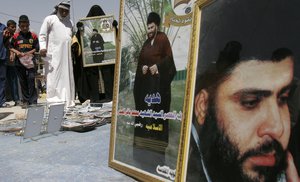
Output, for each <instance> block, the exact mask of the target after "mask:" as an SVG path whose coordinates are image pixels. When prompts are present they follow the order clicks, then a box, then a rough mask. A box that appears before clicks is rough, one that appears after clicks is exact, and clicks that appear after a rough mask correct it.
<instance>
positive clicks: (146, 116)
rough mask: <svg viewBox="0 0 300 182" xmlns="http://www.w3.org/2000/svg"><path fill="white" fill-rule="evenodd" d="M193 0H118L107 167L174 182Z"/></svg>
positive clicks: (140, 178)
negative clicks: (117, 26) (117, 36)
mask: <svg viewBox="0 0 300 182" xmlns="http://www.w3.org/2000/svg"><path fill="white" fill-rule="evenodd" d="M193 5H194V1H193V0H188V1H187V0H182V1H178V0H177V1H176V0H175V1H174V0H158V1H157V0H156V1H153V0H145V1H138V0H133V1H129V0H121V8H120V21H119V22H120V23H119V28H120V32H119V35H120V37H119V38H120V39H119V44H118V45H119V46H118V51H117V52H118V53H117V62H116V75H115V85H114V98H113V102H114V107H113V117H112V126H111V144H110V158H109V166H111V167H113V168H115V169H117V170H120V171H122V172H124V173H126V174H128V175H130V176H133V177H135V178H137V179H139V180H143V181H174V180H175V176H176V173H177V163H178V151H179V148H180V145H179V144H180V135H181V128H182V123H183V117H182V116H183V112H182V111H183V108H184V97H185V85H186V78H187V77H186V75H187V67H188V54H189V45H190V35H191V23H192V10H193Z"/></svg>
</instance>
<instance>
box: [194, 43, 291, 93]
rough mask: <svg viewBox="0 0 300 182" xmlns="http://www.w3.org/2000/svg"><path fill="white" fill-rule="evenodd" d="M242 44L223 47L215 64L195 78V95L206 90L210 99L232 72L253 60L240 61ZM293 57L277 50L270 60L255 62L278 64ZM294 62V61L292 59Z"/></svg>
mask: <svg viewBox="0 0 300 182" xmlns="http://www.w3.org/2000/svg"><path fill="white" fill-rule="evenodd" d="M241 51H242V44H241V43H239V42H237V41H230V42H228V43H227V44H226V45H225V48H224V49H223V50H222V51H221V52H220V53H219V57H218V60H217V62H216V63H211V65H210V66H209V68H208V69H207V70H206V71H205V72H204V73H203V74H201V75H199V76H198V77H197V83H196V90H195V94H196V95H197V94H198V92H199V91H200V90H202V89H206V90H207V91H208V92H209V93H210V95H211V97H214V96H215V92H216V90H217V88H218V86H219V85H220V84H221V83H223V82H224V81H225V80H226V79H227V78H228V77H229V76H230V75H231V73H232V71H233V70H234V69H235V68H236V66H237V65H239V64H240V63H242V62H247V61H250V60H253V59H255V58H253V59H241V58H240V54H241ZM289 56H293V52H292V51H291V50H290V49H287V48H279V49H276V50H275V51H273V53H272V56H271V58H270V59H265V60H260V59H255V60H257V61H262V62H266V61H271V62H280V61H282V60H283V59H284V58H286V57H289ZM293 61H294V59H293Z"/></svg>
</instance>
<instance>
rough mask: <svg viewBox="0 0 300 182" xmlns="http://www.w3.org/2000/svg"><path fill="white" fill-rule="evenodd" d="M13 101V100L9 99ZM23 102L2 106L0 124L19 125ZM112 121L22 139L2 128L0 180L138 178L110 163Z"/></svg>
mask: <svg viewBox="0 0 300 182" xmlns="http://www.w3.org/2000/svg"><path fill="white" fill-rule="evenodd" d="M9 104H11V105H12V104H13V103H9ZM25 112H26V110H25V109H22V108H21V107H20V106H15V107H11V108H0V115H1V114H4V113H7V114H9V115H8V116H7V117H5V118H4V119H0V126H6V127H7V126H13V125H16V126H20V124H22V121H19V122H18V120H16V117H19V116H18V115H22V114H23V115H24V114H25ZM109 137H110V124H106V125H103V126H100V127H97V128H96V129H95V130H92V131H89V132H84V133H79V132H73V131H64V132H57V133H56V134H55V135H53V134H44V135H41V136H39V137H35V139H36V140H31V139H26V140H23V137H22V136H16V135H15V134H14V133H3V132H0V181H1V182H2V181H4V182H25V181H26V182H28V181H32V182H35V181H36V182H43V181H47V182H48V181H50V182H52V181H55V182H60V181H62V182H64V181H78V182H79V181H80V182H82V181H88V182H90V181H91V182H93V181H105V182H107V181H123V182H127V181H128V182H131V181H135V180H134V179H133V178H131V177H128V176H126V175H125V174H123V173H120V172H118V171H116V170H114V169H112V168H110V167H108V155H109Z"/></svg>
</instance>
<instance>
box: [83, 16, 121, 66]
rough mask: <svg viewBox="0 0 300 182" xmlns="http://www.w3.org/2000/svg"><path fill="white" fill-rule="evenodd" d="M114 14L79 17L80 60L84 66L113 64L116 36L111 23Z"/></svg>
mask: <svg viewBox="0 0 300 182" xmlns="http://www.w3.org/2000/svg"><path fill="white" fill-rule="evenodd" d="M113 21H114V16H113V15H111V16H96V17H90V18H83V19H80V22H82V23H83V26H82V27H81V29H80V31H82V33H81V34H80V35H81V36H80V39H81V42H82V44H81V45H82V61H83V66H84V67H90V66H101V65H108V64H115V60H116V37H115V28H114V27H113V25H112V23H113Z"/></svg>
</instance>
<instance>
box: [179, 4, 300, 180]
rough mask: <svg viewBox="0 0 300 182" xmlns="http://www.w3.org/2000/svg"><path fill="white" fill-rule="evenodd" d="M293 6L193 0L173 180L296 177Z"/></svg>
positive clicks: (298, 54) (299, 51) (299, 55)
mask: <svg viewBox="0 0 300 182" xmlns="http://www.w3.org/2000/svg"><path fill="white" fill-rule="evenodd" d="M283 3H284V6H283ZM299 5H300V3H299V1H296V0H291V1H289V2H283V1H281V0H278V1H277V0H276V1H272V2H269V1H259V0H251V1H238V0H237V1H236V0H212V1H201V0H199V1H197V2H196V4H195V8H194V17H193V29H192V32H193V33H192V39H193V41H192V43H191V48H190V50H191V53H190V63H191V64H190V67H189V68H188V70H189V71H188V75H187V76H188V77H189V79H188V80H187V87H186V90H187V92H186V97H185V98H186V99H185V106H184V108H185V110H184V112H183V113H184V114H183V118H184V120H185V121H186V122H185V124H186V125H183V126H182V133H183V134H181V140H180V147H179V148H180V152H179V159H178V162H179V164H178V166H181V169H182V170H180V171H178V170H177V178H176V180H177V181H187V182H190V181H200V182H202V181H203V182H204V181H252V180H253V181H255V180H257V181H277V180H279V179H280V180H283V181H285V180H288V179H293V180H296V181H297V180H298V179H299V175H298V174H300V173H299V171H300V160H299V156H300V153H299V140H297V139H296V138H299V128H300V127H299V126H300V125H299V117H298V116H299V105H300V104H299V103H300V100H299V92H298V93H297V90H298V91H299V88H300V87H299V83H300V82H299V78H300V72H299V70H300V64H299V60H300V48H299V46H298V40H299V39H300V35H299V34H298V33H297V31H296V29H298V28H300V23H299V22H298V19H299V18H300V16H299V15H298V13H296V12H297V8H295V7H298V6H299ZM267 92H268V93H269V94H268V96H267V95H266V93H267ZM262 93H264V94H262ZM271 93H272V94H271ZM271 95H272V96H271ZM271 108H272V109H271ZM273 109H274V110H273ZM295 109H296V110H297V109H298V111H296V110H295ZM266 116H268V117H266ZM274 129H276V130H274ZM270 131H272V132H270ZM275 146H276V147H275ZM290 154H291V155H290ZM286 156H288V157H287V158H286ZM292 158H293V159H294V160H292ZM286 164H288V165H289V167H288V168H287V167H286ZM291 166H293V168H291ZM291 171H293V172H291ZM296 171H297V172H296ZM297 173H298V174H297Z"/></svg>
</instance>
